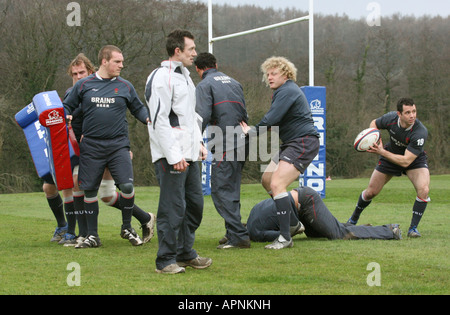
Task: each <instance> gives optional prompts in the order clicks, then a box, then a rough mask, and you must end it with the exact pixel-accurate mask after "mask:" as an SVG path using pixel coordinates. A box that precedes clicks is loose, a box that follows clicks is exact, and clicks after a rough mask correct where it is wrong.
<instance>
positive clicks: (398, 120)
mask: <svg viewBox="0 0 450 315" xmlns="http://www.w3.org/2000/svg"><path fill="white" fill-rule="evenodd" d="M415 123H416V122H415V121H414V124H415ZM414 124H412V125H411V126H409V127H408V128H406V129H405V131H410V130H411V129H412V127H413V126H414ZM397 126H398V127H399V128H402V129H403V127H402V126H401V125H400V117H399V118H398V119H397Z"/></svg>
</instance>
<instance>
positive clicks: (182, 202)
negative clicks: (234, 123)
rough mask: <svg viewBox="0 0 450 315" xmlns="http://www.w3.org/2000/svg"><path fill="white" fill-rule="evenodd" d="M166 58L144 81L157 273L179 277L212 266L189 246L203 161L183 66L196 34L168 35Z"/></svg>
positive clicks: (198, 212) (198, 210) (197, 218)
mask: <svg viewBox="0 0 450 315" xmlns="http://www.w3.org/2000/svg"><path fill="white" fill-rule="evenodd" d="M166 48H167V53H168V54H169V60H166V61H163V62H162V63H161V67H159V68H157V69H155V70H154V71H153V72H152V73H151V74H150V75H149V77H148V79H147V83H146V87H145V99H146V101H147V105H148V107H149V110H150V119H151V123H149V124H148V130H149V135H150V150H151V154H152V161H153V163H154V164H155V167H156V175H157V178H158V182H159V186H160V197H159V206H158V214H157V218H158V219H157V220H158V224H157V232H158V243H159V249H158V253H157V257H156V272H158V273H169V274H174V273H181V272H184V271H185V268H184V267H187V266H191V267H193V268H196V269H203V268H207V267H209V266H210V265H211V263H212V260H211V259H210V258H204V257H200V256H198V254H197V252H196V251H195V250H194V249H193V248H192V247H193V245H194V240H195V231H196V230H197V228H198V227H199V225H200V223H201V220H202V216H203V193H202V186H201V176H200V166H199V163H198V162H197V161H198V160H199V159H204V158H206V155H207V151H206V149H205V148H204V147H203V145H202V134H201V121H200V120H199V116H198V115H197V114H196V112H195V103H196V96H195V86H194V83H193V82H192V79H191V77H190V75H189V71H188V69H187V68H186V67H189V66H191V65H192V64H193V62H194V57H195V56H197V53H196V51H195V42H194V36H193V35H192V34H191V33H190V32H188V31H184V30H175V31H173V32H172V33H170V34H169V36H168V38H167V42H166Z"/></svg>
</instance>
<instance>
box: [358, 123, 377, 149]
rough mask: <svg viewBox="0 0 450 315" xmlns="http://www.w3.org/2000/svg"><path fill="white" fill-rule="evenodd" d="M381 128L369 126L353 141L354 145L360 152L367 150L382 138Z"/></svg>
mask: <svg viewBox="0 0 450 315" xmlns="http://www.w3.org/2000/svg"><path fill="white" fill-rule="evenodd" d="M380 136H381V134H380V130H378V129H376V128H367V129H364V130H363V131H361V132H360V133H359V134H358V135H357V136H356V139H355V142H354V143H353V147H354V148H355V150H356V151H358V152H365V151H367V150H369V148H370V147H371V146H372V145H374V143H377V142H378V140H380Z"/></svg>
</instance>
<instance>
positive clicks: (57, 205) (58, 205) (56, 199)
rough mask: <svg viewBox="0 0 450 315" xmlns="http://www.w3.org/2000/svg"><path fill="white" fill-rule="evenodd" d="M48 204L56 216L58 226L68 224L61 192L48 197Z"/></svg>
mask: <svg viewBox="0 0 450 315" xmlns="http://www.w3.org/2000/svg"><path fill="white" fill-rule="evenodd" d="M47 202H48V205H49V206H50V209H51V210H52V212H53V215H54V216H55V219H56V222H57V224H58V227H63V226H66V225H67V222H66V218H65V217H64V207H63V200H62V198H61V196H60V195H59V194H57V195H55V196H53V197H50V198H47Z"/></svg>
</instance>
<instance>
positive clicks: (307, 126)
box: [255, 80, 320, 142]
mask: <svg viewBox="0 0 450 315" xmlns="http://www.w3.org/2000/svg"><path fill="white" fill-rule="evenodd" d="M261 126H267V127H272V126H279V128H280V139H281V141H283V142H287V141H289V140H293V139H296V138H300V137H306V136H316V137H318V138H319V137H320V136H319V133H318V132H317V130H316V129H315V127H314V120H313V118H312V114H311V109H310V107H309V104H308V101H307V99H306V97H305V94H303V91H302V90H301V89H300V87H299V86H298V85H297V84H296V83H295V82H294V81H292V80H287V81H286V83H284V84H283V85H282V86H280V87H279V88H278V89H276V90H275V92H274V93H273V97H272V105H271V106H270V109H269V111H268V112H267V114H266V115H265V116H264V117H263V119H262V120H261V121H260V122H259V124H257V125H256V126H255V128H256V132H257V133H258V134H259V128H260V127H261Z"/></svg>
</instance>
